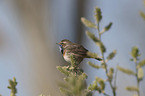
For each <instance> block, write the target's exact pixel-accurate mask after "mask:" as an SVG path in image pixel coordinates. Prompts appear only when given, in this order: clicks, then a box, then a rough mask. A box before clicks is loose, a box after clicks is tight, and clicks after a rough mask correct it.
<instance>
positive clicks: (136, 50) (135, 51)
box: [131, 46, 140, 59]
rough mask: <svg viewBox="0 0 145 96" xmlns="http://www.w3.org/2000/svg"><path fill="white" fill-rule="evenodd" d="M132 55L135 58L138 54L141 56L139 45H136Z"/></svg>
mask: <svg viewBox="0 0 145 96" xmlns="http://www.w3.org/2000/svg"><path fill="white" fill-rule="evenodd" d="M131 56H132V57H133V58H134V59H135V58H137V57H138V56H140V54H139V49H138V47H137V46H134V47H133V48H132V51H131Z"/></svg>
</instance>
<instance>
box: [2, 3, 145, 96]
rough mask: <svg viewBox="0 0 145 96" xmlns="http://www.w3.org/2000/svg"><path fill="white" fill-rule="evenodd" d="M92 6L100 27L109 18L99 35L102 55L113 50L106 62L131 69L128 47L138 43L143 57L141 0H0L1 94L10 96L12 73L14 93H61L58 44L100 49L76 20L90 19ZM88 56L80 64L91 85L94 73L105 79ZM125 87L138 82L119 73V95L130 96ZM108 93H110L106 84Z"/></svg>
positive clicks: (144, 28) (26, 95)
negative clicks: (68, 42) (104, 49)
mask: <svg viewBox="0 0 145 96" xmlns="http://www.w3.org/2000/svg"><path fill="white" fill-rule="evenodd" d="M96 6H99V7H100V8H101V10H102V15H103V19H102V21H101V25H100V26H101V28H103V27H105V26H106V25H107V24H109V22H113V26H112V28H111V29H110V31H108V32H106V33H105V34H104V35H103V37H102V39H103V42H104V44H105V45H106V47H107V53H106V54H105V55H106V56H107V54H108V53H110V52H111V51H112V50H114V49H117V55H116V57H115V58H114V59H113V60H112V61H110V62H109V65H108V66H109V67H114V68H115V66H116V65H117V64H119V65H120V66H122V67H125V68H130V69H133V70H134V69H135V67H134V64H133V63H132V62H130V61H129V60H130V58H131V56H130V51H131V48H132V46H134V45H137V46H138V47H139V49H140V50H141V54H142V56H141V59H143V58H145V50H144V49H145V42H144V41H145V38H144V37H145V21H144V20H143V19H142V18H141V17H140V15H139V11H140V10H142V11H144V10H145V7H144V5H143V1H142V0H0V94H2V95H3V96H8V95H9V93H10V90H8V89H7V86H8V79H12V78H13V77H16V79H17V81H18V86H17V88H18V94H17V96H38V95H39V94H41V93H43V94H45V95H46V96H48V95H50V96H60V93H59V89H58V87H57V82H58V81H60V80H63V76H62V74H61V73H60V72H58V70H57V69H56V66H57V65H63V64H67V63H66V62H65V61H64V60H63V57H62V54H61V53H60V52H59V48H58V46H57V45H56V42H59V41H61V40H62V39H69V40H71V41H72V42H76V43H79V44H82V45H83V46H84V47H85V48H87V49H88V50H89V51H92V52H99V51H98V48H97V47H96V45H95V44H94V43H93V42H92V41H91V40H90V39H88V38H87V36H86V35H85V30H86V29H87V28H86V27H84V26H83V25H82V23H81V22H80V18H81V17H86V18H87V19H89V20H90V21H94V16H93V15H94V8H95V7H96ZM144 12H145V11H144ZM91 31H92V32H94V33H95V30H91ZM94 46H95V47H94ZM89 60H90V59H85V60H84V61H83V62H82V63H81V66H82V68H83V69H84V71H85V72H86V73H87V74H88V77H89V78H88V79H87V83H88V84H91V83H92V82H93V80H94V79H95V76H98V77H102V78H105V74H104V71H102V70H95V69H93V68H92V67H90V66H89V65H87V62H88V61H89ZM92 62H94V63H96V61H93V60H92ZM144 70H145V68H144ZM144 79H145V78H144ZM127 85H128V86H129V85H136V79H135V78H134V77H133V76H128V75H125V74H123V73H121V72H118V76H117V86H118V88H117V96H131V95H132V93H131V92H127V91H126V90H125V89H124V88H125V86H127ZM143 85H145V80H144V81H143V82H141V88H140V90H141V96H143V94H145V91H143V90H144V89H145V86H143ZM106 93H108V94H112V90H111V89H110V86H107V87H106ZM95 94H98V93H97V92H96V93H95Z"/></svg>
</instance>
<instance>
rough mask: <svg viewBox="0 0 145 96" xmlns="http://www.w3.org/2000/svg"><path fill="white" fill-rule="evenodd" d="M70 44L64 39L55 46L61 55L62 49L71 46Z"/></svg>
mask: <svg viewBox="0 0 145 96" xmlns="http://www.w3.org/2000/svg"><path fill="white" fill-rule="evenodd" d="M71 43H72V42H71V41H69V40H67V39H64V40H61V41H60V42H59V43H56V44H58V45H59V48H60V51H61V52H62V53H63V49H64V48H65V47H66V46H67V45H69V44H71Z"/></svg>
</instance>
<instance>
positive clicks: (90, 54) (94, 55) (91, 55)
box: [87, 51, 98, 58]
mask: <svg viewBox="0 0 145 96" xmlns="http://www.w3.org/2000/svg"><path fill="white" fill-rule="evenodd" d="M87 55H88V56H89V57H92V58H97V57H98V54H97V53H92V52H89V51H88V52H87Z"/></svg>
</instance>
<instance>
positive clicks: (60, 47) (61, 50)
mask: <svg viewBox="0 0 145 96" xmlns="http://www.w3.org/2000/svg"><path fill="white" fill-rule="evenodd" d="M59 49H60V52H61V53H62V54H63V48H62V46H59Z"/></svg>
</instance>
